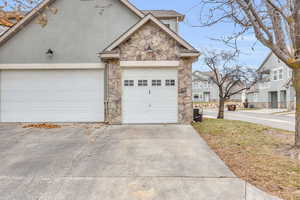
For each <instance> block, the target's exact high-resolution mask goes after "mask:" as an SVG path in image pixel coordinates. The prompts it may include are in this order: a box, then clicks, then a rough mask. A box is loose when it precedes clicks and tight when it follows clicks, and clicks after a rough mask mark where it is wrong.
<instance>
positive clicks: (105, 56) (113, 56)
mask: <svg viewBox="0 0 300 200" xmlns="http://www.w3.org/2000/svg"><path fill="white" fill-rule="evenodd" d="M100 58H103V59H106V58H120V54H118V53H117V54H116V53H104V54H100Z"/></svg>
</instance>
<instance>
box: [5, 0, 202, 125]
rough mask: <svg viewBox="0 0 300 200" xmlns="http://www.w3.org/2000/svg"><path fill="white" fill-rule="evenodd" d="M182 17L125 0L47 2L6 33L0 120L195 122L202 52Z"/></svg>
mask: <svg viewBox="0 0 300 200" xmlns="http://www.w3.org/2000/svg"><path fill="white" fill-rule="evenodd" d="M50 3H51V5H50V6H53V7H55V8H57V10H58V13H57V14H51V13H50V12H49V9H46V8H47V6H48V5H49V4H50ZM45 9H46V10H45ZM74 13H76V15H74ZM38 14H45V15H46V16H47V21H48V22H47V25H46V26H44V27H41V26H40V25H39V24H37V23H36V22H37V20H36V17H37V16H38ZM183 18H184V16H183V15H181V14H178V13H177V12H175V11H172V12H171V11H141V10H139V9H137V8H136V7H135V6H133V5H132V4H131V3H130V2H129V1H127V0H107V1H105V3H104V2H103V1H102V0H94V1H70V0H59V1H55V0H45V1H43V2H42V3H41V4H39V5H38V6H37V8H35V9H33V10H32V11H31V12H30V13H28V14H27V15H26V16H25V17H24V18H23V19H22V20H21V21H20V22H19V23H17V24H16V25H14V26H13V27H12V28H10V29H9V30H8V31H6V32H5V33H4V34H3V35H2V37H0V70H1V72H0V73H1V75H0V77H1V86H0V106H1V107H0V116H1V117H0V121H1V122H104V121H106V122H109V123H111V124H121V123H190V122H191V121H192V114H193V113H192V89H191V86H192V78H191V77H192V63H193V62H195V61H196V60H197V58H198V57H199V55H200V54H199V52H198V51H197V50H196V49H195V48H194V47H192V46H191V45H190V44H189V43H187V42H186V41H185V40H184V39H183V38H181V37H180V36H179V35H178V32H177V30H178V23H179V22H180V21H182V20H183ZM175 22H176V23H175ZM174 23H175V24H174ZM165 24H169V25H165ZM78 27H80V30H79V29H78Z"/></svg>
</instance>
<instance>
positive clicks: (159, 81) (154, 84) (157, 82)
mask: <svg viewBox="0 0 300 200" xmlns="http://www.w3.org/2000/svg"><path fill="white" fill-rule="evenodd" d="M152 86H161V80H152Z"/></svg>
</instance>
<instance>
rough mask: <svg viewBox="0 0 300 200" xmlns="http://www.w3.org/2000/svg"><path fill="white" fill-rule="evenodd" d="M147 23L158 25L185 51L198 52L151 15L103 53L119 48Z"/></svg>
mask: <svg viewBox="0 0 300 200" xmlns="http://www.w3.org/2000/svg"><path fill="white" fill-rule="evenodd" d="M149 21H151V22H153V23H155V24H156V25H158V26H159V27H160V28H161V29H163V30H164V31H165V32H166V33H167V34H168V35H169V36H171V37H172V38H173V39H174V40H176V41H177V42H178V43H179V44H181V45H182V46H183V47H185V48H186V49H188V50H190V51H192V52H198V51H197V50H196V49H195V48H194V47H193V46H192V45H190V44H189V43H188V42H187V41H185V40H184V39H182V38H181V37H180V36H179V35H178V34H177V33H175V32H174V31H172V30H171V29H170V28H168V27H167V26H166V25H164V24H163V23H162V22H161V21H160V20H158V19H157V18H156V17H154V16H153V15H152V14H151V13H149V14H148V15H146V16H145V17H144V18H143V19H142V20H140V21H139V22H138V23H137V24H135V25H134V26H133V27H131V28H130V29H129V30H128V31H127V32H125V33H124V34H123V35H121V37H119V38H118V39H117V40H115V41H114V42H113V43H112V44H110V45H109V46H108V47H106V48H105V49H104V51H112V50H114V49H115V48H116V47H117V46H119V45H120V44H121V43H122V42H124V41H126V40H127V39H128V38H129V37H130V36H131V35H132V34H133V33H135V32H136V31H137V30H138V29H139V28H140V27H142V26H143V25H144V24H146V23H147V22H149Z"/></svg>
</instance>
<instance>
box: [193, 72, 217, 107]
mask: <svg viewBox="0 0 300 200" xmlns="http://www.w3.org/2000/svg"><path fill="white" fill-rule="evenodd" d="M211 76H213V75H212V74H211V72H201V71H195V72H193V101H194V102H206V103H208V102H217V101H218V99H219V92H218V91H219V89H218V87H217V85H216V84H214V83H213V81H212V80H211Z"/></svg>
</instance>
